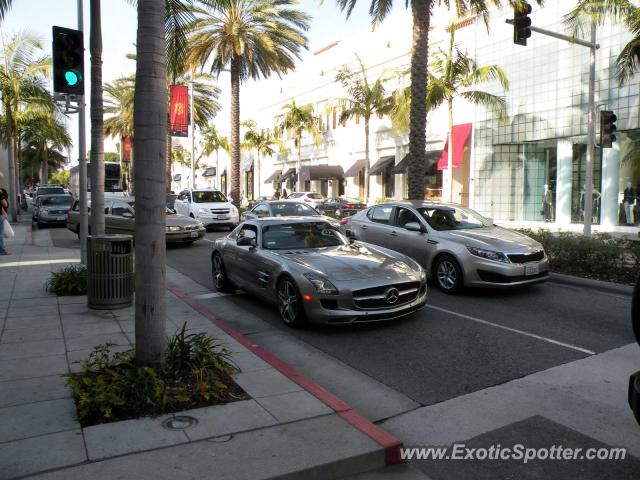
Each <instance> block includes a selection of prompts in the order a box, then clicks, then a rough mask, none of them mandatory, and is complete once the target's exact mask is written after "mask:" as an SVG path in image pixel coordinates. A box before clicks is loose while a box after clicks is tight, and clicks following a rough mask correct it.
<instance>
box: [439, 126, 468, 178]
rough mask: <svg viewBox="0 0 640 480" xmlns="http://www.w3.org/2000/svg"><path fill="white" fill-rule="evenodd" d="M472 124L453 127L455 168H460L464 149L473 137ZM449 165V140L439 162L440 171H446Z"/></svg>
mask: <svg viewBox="0 0 640 480" xmlns="http://www.w3.org/2000/svg"><path fill="white" fill-rule="evenodd" d="M471 125H472V124H471V123H463V124H462V125H454V126H453V168H460V164H461V163H462V155H463V154H464V148H465V147H466V145H467V141H468V140H469V135H471ZM448 163H449V139H447V141H446V143H445V144H444V150H443V151H442V154H441V155H440V160H439V161H438V170H445V169H446V168H447V165H448Z"/></svg>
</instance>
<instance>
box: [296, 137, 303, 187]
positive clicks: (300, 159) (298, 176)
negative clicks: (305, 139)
mask: <svg viewBox="0 0 640 480" xmlns="http://www.w3.org/2000/svg"><path fill="white" fill-rule="evenodd" d="M300 170H302V135H300V138H299V139H298V169H297V170H296V180H297V181H296V183H297V185H298V191H299V192H302V191H304V185H303V184H302V177H301V176H300ZM294 191H295V190H294Z"/></svg>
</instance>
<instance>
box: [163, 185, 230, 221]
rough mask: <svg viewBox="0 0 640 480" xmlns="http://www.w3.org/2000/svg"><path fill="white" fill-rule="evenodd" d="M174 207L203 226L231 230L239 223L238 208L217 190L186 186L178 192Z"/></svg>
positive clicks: (179, 212)
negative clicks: (224, 227) (221, 227)
mask: <svg viewBox="0 0 640 480" xmlns="http://www.w3.org/2000/svg"><path fill="white" fill-rule="evenodd" d="M174 208H175V211H176V213H178V214H180V215H186V216H187V217H191V218H195V219H197V220H200V221H201V222H202V223H203V224H204V226H205V227H215V226H226V227H229V229H230V230H233V229H234V228H235V227H236V225H238V223H240V215H239V213H238V209H237V208H236V207H235V206H234V205H233V204H232V203H231V202H230V201H229V200H228V199H227V197H225V196H224V194H223V193H222V192H221V191H219V190H211V189H190V188H188V189H186V190H183V191H181V192H180V193H179V194H178V196H177V197H176V201H175V206H174Z"/></svg>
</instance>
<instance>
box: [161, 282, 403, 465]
mask: <svg viewBox="0 0 640 480" xmlns="http://www.w3.org/2000/svg"><path fill="white" fill-rule="evenodd" d="M166 287H167V290H169V291H170V292H171V293H173V294H174V295H175V296H176V297H178V298H179V299H181V300H182V301H184V302H185V303H187V304H188V305H189V306H190V307H191V308H193V309H194V310H196V311H197V312H199V313H200V314H202V315H204V316H205V317H206V318H208V319H209V321H211V323H213V324H214V325H216V326H217V327H219V328H221V329H222V330H224V331H225V332H226V333H227V334H228V335H230V336H231V337H233V338H234V339H235V340H236V341H237V342H239V343H240V344H241V345H243V346H244V347H246V348H247V349H248V350H251V351H252V352H253V353H254V354H255V355H257V356H258V357H260V358H261V359H262V360H264V361H265V362H267V363H268V364H269V365H271V366H272V367H273V368H275V369H276V370H278V371H279V372H280V373H282V374H283V375H284V376H285V377H287V378H289V379H290V380H291V381H293V382H295V383H297V384H298V385H300V386H301V387H302V388H304V389H305V390H306V391H307V392H309V393H310V394H311V395H313V396H314V397H316V398H317V399H318V400H320V401H321V402H323V403H324V404H325V405H327V406H328V407H329V408H331V409H332V410H333V411H334V412H336V413H337V414H338V415H340V417H342V418H343V419H344V420H345V421H346V422H348V423H349V424H351V425H352V426H353V427H355V428H356V429H358V430H360V431H361V432H362V433H364V434H365V435H366V436H367V437H369V438H370V439H371V440H373V441H374V442H376V443H377V444H379V445H380V446H382V447H383V448H384V453H385V463H386V464H387V465H396V464H398V463H401V462H402V460H401V459H400V448H402V442H401V441H400V440H398V439H397V438H396V437H394V436H393V435H391V434H390V433H389V432H387V431H385V430H383V429H382V428H380V427H379V426H377V425H375V424H374V423H372V422H371V421H370V420H368V419H367V418H365V417H363V416H362V415H361V414H360V413H358V412H357V411H356V410H354V409H353V408H352V407H351V406H350V405H349V404H348V403H346V402H345V401H343V400H341V399H340V398H338V397H336V396H335V395H334V394H333V393H331V392H329V391H328V390H326V389H325V388H323V387H321V386H320V385H318V384H317V383H315V382H314V381H313V380H311V379H309V378H307V377H305V376H304V375H302V374H301V373H300V372H298V371H297V370H296V369H295V368H293V367H292V366H291V365H289V364H288V363H285V362H283V361H282V360H280V359H279V358H278V357H276V356H275V355H273V354H272V353H270V352H268V351H267V350H265V349H264V348H262V347H261V346H259V345H256V344H255V343H253V342H252V341H251V340H249V339H248V338H247V337H245V336H244V335H243V334H242V333H240V332H238V331H237V330H236V329H235V328H233V327H232V326H230V325H228V324H227V323H226V322H225V321H224V320H220V319H219V318H217V317H216V316H215V315H213V314H212V313H211V312H210V311H209V309H208V308H207V307H205V306H204V305H203V304H202V303H200V302H198V301H197V300H195V299H193V298H191V297H190V296H189V295H188V294H187V293H185V292H183V291H182V290H180V289H179V288H178V287H176V286H175V285H173V284H171V283H168V282H167V284H166Z"/></svg>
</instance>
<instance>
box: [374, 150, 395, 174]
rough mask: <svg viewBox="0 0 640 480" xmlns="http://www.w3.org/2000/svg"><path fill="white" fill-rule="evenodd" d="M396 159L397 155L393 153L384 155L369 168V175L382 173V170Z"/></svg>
mask: <svg viewBox="0 0 640 480" xmlns="http://www.w3.org/2000/svg"><path fill="white" fill-rule="evenodd" d="M395 161H396V156H395V155H391V156H389V157H382V158H381V159H380V160H378V161H377V162H376V163H374V164H373V166H372V167H371V168H370V169H369V175H380V174H381V173H382V170H384V169H385V168H386V167H388V166H389V165H393V162H395Z"/></svg>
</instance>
